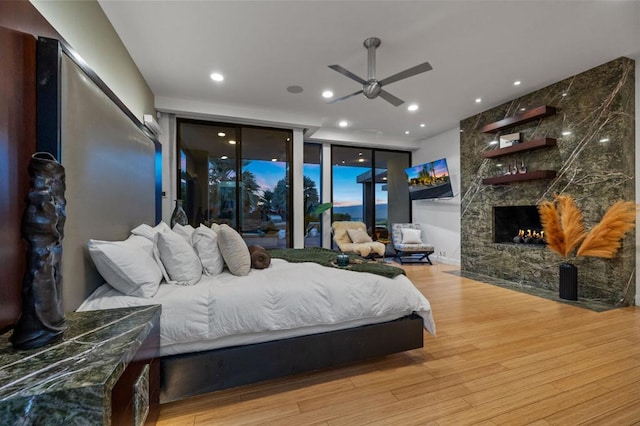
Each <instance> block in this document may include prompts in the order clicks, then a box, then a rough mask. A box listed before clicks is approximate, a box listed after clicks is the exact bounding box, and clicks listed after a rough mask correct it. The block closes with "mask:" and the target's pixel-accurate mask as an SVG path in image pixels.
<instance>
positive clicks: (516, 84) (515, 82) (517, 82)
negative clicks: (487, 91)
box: [513, 80, 522, 86]
mask: <svg viewBox="0 0 640 426" xmlns="http://www.w3.org/2000/svg"><path fill="white" fill-rule="evenodd" d="M520 83H522V82H521V81H520V80H516V81H514V82H513V85H514V86H520Z"/></svg>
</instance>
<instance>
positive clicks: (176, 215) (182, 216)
mask: <svg viewBox="0 0 640 426" xmlns="http://www.w3.org/2000/svg"><path fill="white" fill-rule="evenodd" d="M176 223H179V224H180V225H183V226H184V225H186V224H188V223H189V221H188V220H187V214H186V213H185V212H184V210H183V209H182V200H176V207H175V209H173V213H171V228H173V225H175V224H176Z"/></svg>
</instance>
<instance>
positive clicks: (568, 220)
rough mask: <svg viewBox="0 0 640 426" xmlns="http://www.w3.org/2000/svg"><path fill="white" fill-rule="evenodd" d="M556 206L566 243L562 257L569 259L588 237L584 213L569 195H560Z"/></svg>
mask: <svg viewBox="0 0 640 426" xmlns="http://www.w3.org/2000/svg"><path fill="white" fill-rule="evenodd" d="M556 204H557V206H558V210H559V214H560V226H561V227H562V232H563V233H564V241H565V243H564V244H565V246H564V253H563V254H562V255H563V256H564V257H567V256H568V255H569V253H571V251H572V250H573V249H574V248H575V247H576V246H577V245H578V244H580V242H581V241H582V240H583V239H584V238H585V236H586V233H585V231H584V222H583V219H582V212H581V211H580V209H579V208H578V207H577V206H576V203H575V201H573V198H572V197H570V196H568V195H558V196H557V197H556Z"/></svg>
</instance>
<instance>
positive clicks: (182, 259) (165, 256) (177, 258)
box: [156, 230, 202, 285]
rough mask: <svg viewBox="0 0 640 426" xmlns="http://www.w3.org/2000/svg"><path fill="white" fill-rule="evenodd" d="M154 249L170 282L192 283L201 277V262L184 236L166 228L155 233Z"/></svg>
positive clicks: (179, 283)
mask: <svg viewBox="0 0 640 426" xmlns="http://www.w3.org/2000/svg"><path fill="white" fill-rule="evenodd" d="M156 249H157V250H158V256H159V257H160V261H161V262H162V264H163V265H164V267H165V270H166V274H167V276H166V277H165V279H166V280H167V282H169V283H170V284H178V285H193V284H195V283H197V282H198V281H200V278H202V263H200V259H199V258H198V255H197V254H196V252H195V251H194V250H193V247H191V244H189V243H188V242H187V241H186V240H185V239H184V238H182V237H181V236H180V235H178V234H177V233H175V232H173V231H171V230H168V231H165V232H159V233H158V234H157V235H156Z"/></svg>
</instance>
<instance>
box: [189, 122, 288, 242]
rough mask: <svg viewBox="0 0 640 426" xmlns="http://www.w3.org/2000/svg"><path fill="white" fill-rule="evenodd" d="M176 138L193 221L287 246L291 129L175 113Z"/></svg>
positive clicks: (190, 215) (251, 240) (196, 223)
mask: <svg viewBox="0 0 640 426" xmlns="http://www.w3.org/2000/svg"><path fill="white" fill-rule="evenodd" d="M177 139H178V146H177V152H178V153H179V155H178V176H179V177H180V184H179V185H178V197H179V198H180V199H182V200H183V206H184V209H185V212H186V213H187V217H188V218H189V223H190V224H191V225H192V226H198V225H199V224H200V223H204V224H205V225H207V226H209V225H211V223H214V222H215V223H226V224H228V225H230V226H232V227H234V228H235V229H237V230H238V231H239V232H240V233H241V234H242V236H243V238H244V239H245V241H246V242H247V244H249V245H251V244H259V245H262V246H263V247H290V246H291V240H292V236H291V230H290V224H291V211H290V208H289V206H290V205H291V203H290V198H291V193H290V188H291V173H290V162H291V160H290V159H291V139H292V132H291V131H289V130H281V129H269V128H259V127H251V126H240V125H233V124H221V123H212V122H207V121H200V120H187V119H179V120H178V130H177Z"/></svg>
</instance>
